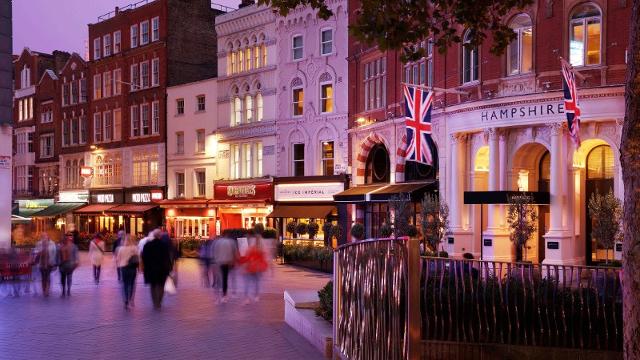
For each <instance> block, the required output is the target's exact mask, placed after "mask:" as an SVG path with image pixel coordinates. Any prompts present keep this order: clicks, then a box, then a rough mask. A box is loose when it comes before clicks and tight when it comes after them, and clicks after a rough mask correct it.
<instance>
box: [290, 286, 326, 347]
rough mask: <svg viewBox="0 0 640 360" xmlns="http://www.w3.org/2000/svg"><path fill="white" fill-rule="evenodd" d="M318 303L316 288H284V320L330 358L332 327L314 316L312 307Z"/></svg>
mask: <svg viewBox="0 0 640 360" xmlns="http://www.w3.org/2000/svg"><path fill="white" fill-rule="evenodd" d="M319 304H320V300H319V299H318V291H316V290H285V291H284V321H285V322H286V323H287V325H289V326H291V327H292V328H293V329H294V330H295V331H296V332H297V333H298V334H300V335H302V336H303V337H304V338H305V339H307V340H308V341H309V342H310V343H311V344H313V346H315V347H316V348H317V349H318V350H319V351H320V352H321V353H322V354H323V355H324V356H325V357H326V358H327V359H330V358H331V357H332V356H333V327H332V326H331V323H329V322H328V321H325V320H324V319H322V318H321V317H318V316H316V314H315V311H314V310H313V309H315V307H316V306H318V305H319Z"/></svg>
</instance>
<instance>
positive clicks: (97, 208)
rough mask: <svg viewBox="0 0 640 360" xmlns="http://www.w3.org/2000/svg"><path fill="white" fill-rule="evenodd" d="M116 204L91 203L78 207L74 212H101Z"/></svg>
mask: <svg viewBox="0 0 640 360" xmlns="http://www.w3.org/2000/svg"><path fill="white" fill-rule="evenodd" d="M115 206H116V205H105V204H91V205H87V206H84V207H81V208H80V209H76V210H75V211H74V214H101V213H103V212H105V211H107V210H109V209H111V208H113V207H115Z"/></svg>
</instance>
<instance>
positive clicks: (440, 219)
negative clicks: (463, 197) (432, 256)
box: [421, 194, 449, 252]
mask: <svg viewBox="0 0 640 360" xmlns="http://www.w3.org/2000/svg"><path fill="white" fill-rule="evenodd" d="M421 211H422V233H423V235H424V238H425V240H427V243H428V244H429V246H430V247H431V249H432V250H433V251H434V252H437V251H438V246H440V243H441V242H442V239H443V238H444V236H445V235H446V234H447V233H448V232H449V205H447V203H446V202H444V201H440V198H438V197H437V196H436V195H433V194H425V195H424V199H422V210H421Z"/></svg>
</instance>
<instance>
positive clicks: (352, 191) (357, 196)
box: [333, 184, 387, 203]
mask: <svg viewBox="0 0 640 360" xmlns="http://www.w3.org/2000/svg"><path fill="white" fill-rule="evenodd" d="M385 186H387V184H379V185H363V186H356V187H352V188H349V189H347V190H345V191H343V192H340V193H337V194H335V195H333V200H334V201H335V202H346V203H356V202H363V201H366V200H367V199H368V197H367V195H368V194H370V193H373V192H374V191H376V190H379V189H381V188H383V187H385Z"/></svg>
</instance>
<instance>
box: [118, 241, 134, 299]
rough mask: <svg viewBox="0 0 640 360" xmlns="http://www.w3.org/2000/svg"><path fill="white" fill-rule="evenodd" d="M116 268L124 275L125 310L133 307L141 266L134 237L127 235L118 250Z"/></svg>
mask: <svg viewBox="0 0 640 360" xmlns="http://www.w3.org/2000/svg"><path fill="white" fill-rule="evenodd" d="M116 266H117V267H118V269H120V272H121V273H122V298H123V300H124V308H125V310H129V306H131V305H133V296H134V294H135V284H136V275H137V273H138V268H139V266H140V256H139V254H138V246H137V245H136V242H135V240H133V238H132V237H130V236H128V235H125V236H124V239H123V243H122V245H120V246H119V247H118V249H117V250H116Z"/></svg>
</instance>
